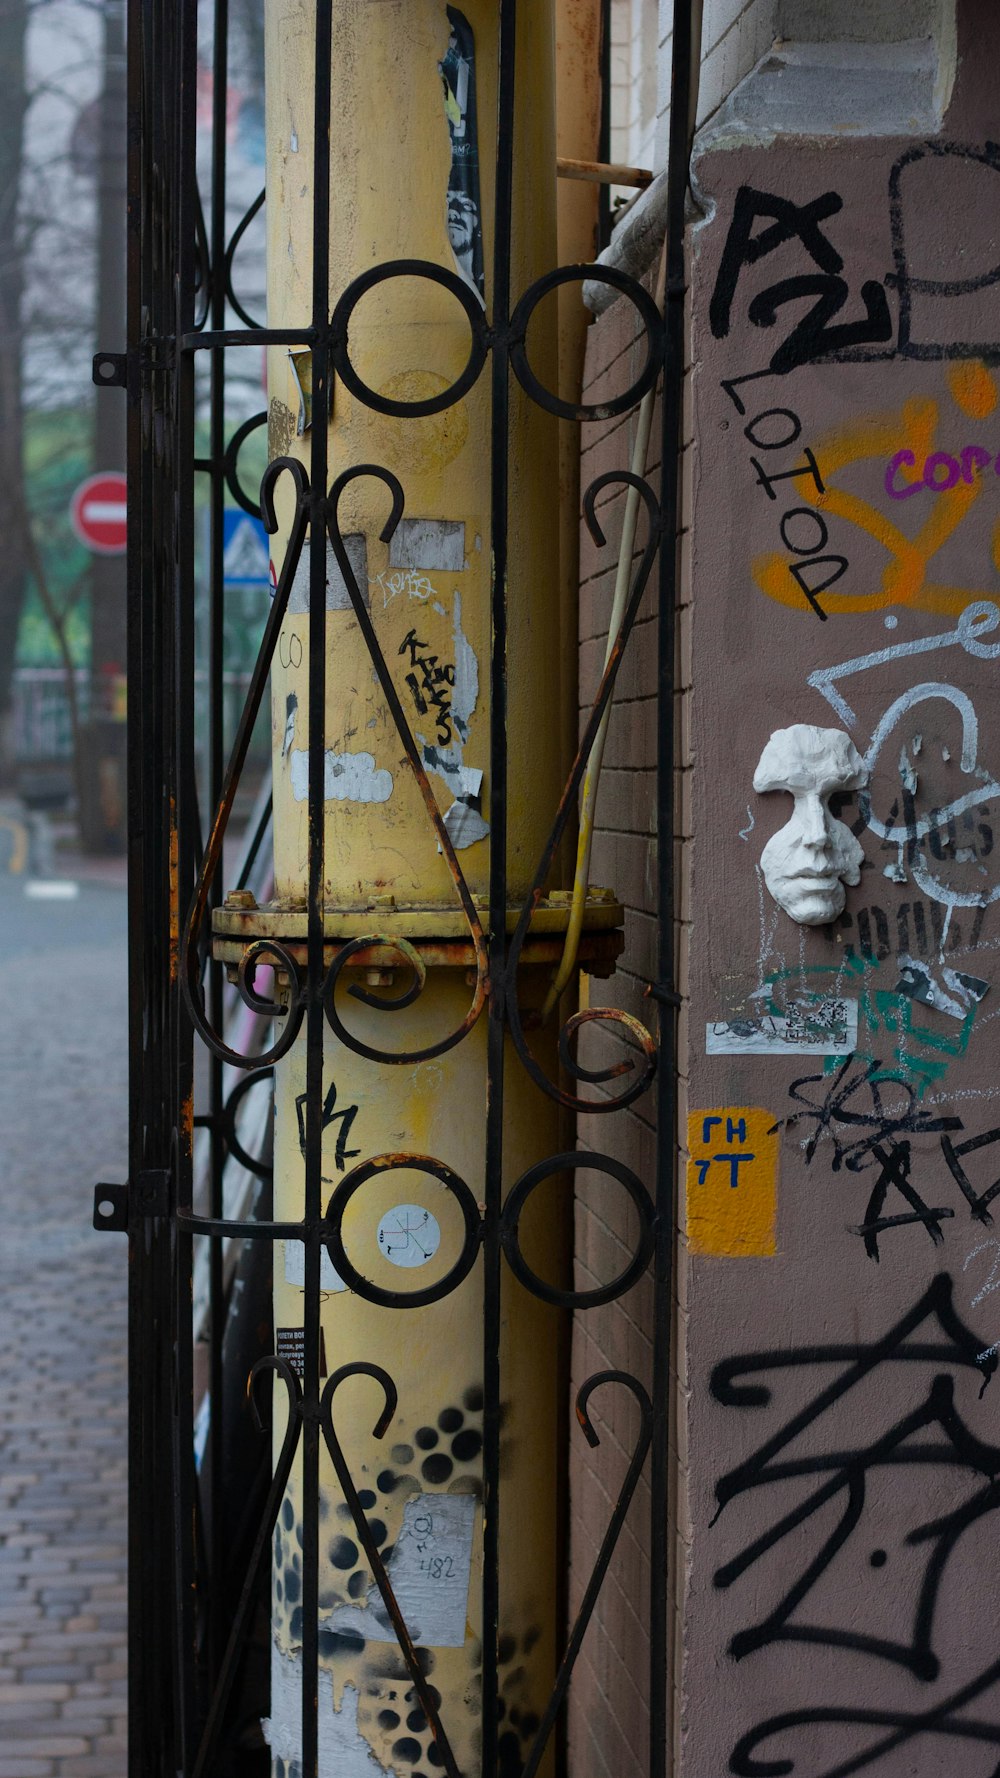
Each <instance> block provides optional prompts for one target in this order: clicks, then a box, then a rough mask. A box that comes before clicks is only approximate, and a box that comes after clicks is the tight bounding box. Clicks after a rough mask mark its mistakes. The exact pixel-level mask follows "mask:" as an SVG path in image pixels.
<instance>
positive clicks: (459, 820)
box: [444, 796, 490, 852]
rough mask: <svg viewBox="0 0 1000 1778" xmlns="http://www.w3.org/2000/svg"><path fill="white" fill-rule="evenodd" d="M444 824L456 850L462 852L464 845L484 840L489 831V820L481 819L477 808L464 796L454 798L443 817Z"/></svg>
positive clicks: (471, 844)
mask: <svg viewBox="0 0 1000 1778" xmlns="http://www.w3.org/2000/svg"><path fill="white" fill-rule="evenodd" d="M444 824H445V827H446V828H447V829H448V836H449V838H450V840H451V843H452V845H453V846H454V848H455V851H456V852H463V851H464V850H465V848H466V846H474V845H475V844H476V841H477V840H484V839H485V838H486V835H487V834H488V833H489V831H490V824H489V822H488V821H484V820H483V817H482V816H481V814H480V813H479V810H478V809H477V808H475V807H474V805H473V803H472V802H468V801H466V799H465V797H464V796H459V797H456V798H455V801H454V802H453V803H452V805H451V808H450V809H449V810H448V811H447V813H446V815H445V817H444Z"/></svg>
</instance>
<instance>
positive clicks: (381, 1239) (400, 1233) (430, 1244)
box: [378, 1204, 441, 1266]
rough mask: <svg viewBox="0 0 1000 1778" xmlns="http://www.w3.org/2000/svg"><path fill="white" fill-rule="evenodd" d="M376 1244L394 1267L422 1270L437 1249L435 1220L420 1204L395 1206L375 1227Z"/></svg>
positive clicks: (438, 1237) (438, 1240)
mask: <svg viewBox="0 0 1000 1778" xmlns="http://www.w3.org/2000/svg"><path fill="white" fill-rule="evenodd" d="M378 1244H379V1249H380V1251H381V1252H382V1253H383V1254H384V1255H385V1257H386V1259H388V1260H391V1262H392V1264H393V1265H394V1266H425V1265H426V1264H427V1261H428V1260H429V1259H433V1258H434V1255H435V1253H436V1252H437V1250H438V1248H439V1247H440V1245H441V1230H440V1227H439V1226H438V1222H437V1218H436V1217H434V1216H432V1215H431V1213H430V1211H429V1210H425V1209H424V1208H423V1207H422V1205H420V1204H397V1205H396V1207H395V1209H393V1210H387V1211H386V1213H385V1215H384V1216H383V1218H382V1221H381V1222H380V1223H379V1225H378Z"/></svg>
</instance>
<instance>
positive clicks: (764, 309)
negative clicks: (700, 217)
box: [709, 185, 893, 374]
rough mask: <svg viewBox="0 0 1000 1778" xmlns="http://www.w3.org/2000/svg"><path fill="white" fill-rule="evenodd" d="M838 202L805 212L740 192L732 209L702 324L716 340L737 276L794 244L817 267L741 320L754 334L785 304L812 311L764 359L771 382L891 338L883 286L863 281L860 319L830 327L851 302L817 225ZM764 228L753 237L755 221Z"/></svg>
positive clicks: (819, 203)
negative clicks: (809, 302)
mask: <svg viewBox="0 0 1000 1778" xmlns="http://www.w3.org/2000/svg"><path fill="white" fill-rule="evenodd" d="M843 205H844V200H843V198H842V197H840V196H839V194H838V193H837V192H835V191H827V192H824V193H823V194H822V196H820V197H818V198H814V199H813V200H812V201H811V202H810V203H807V204H793V203H792V202H791V201H790V200H789V199H787V198H779V197H776V196H775V195H774V193H773V192H767V191H755V190H754V188H753V187H752V186H750V185H742V186H741V187H740V189H739V191H738V192H737V194H736V201H735V203H734V205H733V219H732V222H731V223H730V225H729V233H728V235H727V236H726V244H725V247H724V248H723V253H722V261H721V264H720V266H719V272H718V276H717V278H716V280H715V289H714V290H713V292H712V299H711V302H710V304H709V322H710V325H711V328H712V333H713V334H714V336H715V338H716V339H725V338H726V336H727V335H728V333H729V328H730V323H731V319H732V309H733V299H734V297H735V295H736V290H737V286H738V284H739V281H740V276H741V273H742V272H743V270H744V268H745V267H747V266H752V265H756V264H757V263H758V262H759V261H760V260H762V259H763V258H765V257H766V255H767V254H769V253H773V252H775V251H776V250H777V249H778V248H779V247H783V246H785V245H787V244H788V243H789V242H792V241H795V242H797V243H798V244H799V246H800V247H802V248H804V249H805V251H806V253H807V254H808V256H809V258H810V259H811V260H812V261H813V263H814V264H815V265H816V266H818V268H819V270H818V272H808V273H804V274H801V275H798V276H793V277H785V278H781V279H779V280H778V281H777V282H776V283H774V284H772V285H770V286H768V288H767V289H766V290H762V291H760V292H759V293H758V295H756V296H755V297H754V298H753V299H752V301H751V302H750V304H749V306H748V310H747V315H748V319H749V320H750V322H751V323H752V324H753V325H754V326H755V327H773V326H774V325H775V323H776V321H777V319H778V310H779V309H780V308H783V307H784V306H785V305H786V304H787V303H793V302H801V301H802V300H803V298H807V297H813V298H815V301H814V303H813V306H812V308H811V309H810V310H809V311H808V313H807V314H806V315H804V316H803V317H802V319H801V321H798V322H796V324H795V326H794V327H793V328H792V329H791V331H790V332H789V333H788V334H786V336H785V338H784V339H783V340H782V342H781V344H780V345H779V346H778V347H777V348H776V350H775V352H774V353H773V355H772V357H771V362H770V369H771V370H772V371H774V372H776V373H778V374H784V373H785V372H787V371H790V370H794V369H795V368H796V366H798V365H800V364H808V363H811V362H813V361H814V360H815V359H817V358H822V357H825V356H827V354H829V353H833V352H839V351H842V350H843V349H844V348H845V347H849V346H857V345H864V344H870V343H877V342H880V341H884V340H890V339H891V338H892V336H893V328H892V317H891V315H890V313H889V304H888V302H887V300H886V295H885V291H884V289H883V288H882V285H881V284H879V283H878V282H877V281H876V280H875V279H868V280H866V282H865V283H864V284H862V286H861V300H862V302H863V303H864V305H865V314H864V317H863V318H861V319H859V320H857V321H850V322H842V323H840V324H839V325H837V326H831V325H830V323H831V322H832V320H833V317H834V316H835V315H838V314H839V313H840V311H841V309H842V308H843V307H844V305H845V303H847V301H848V300H849V297H850V288H849V286H848V284H847V281H846V279H844V278H842V277H841V276H840V275H839V274H840V273H841V272H842V271H843V269H844V262H843V259H842V258H841V256H840V254H839V253H838V252H837V250H836V248H835V247H834V245H833V243H832V242H831V241H829V240H828V239H827V237H826V235H825V234H824V233H823V230H822V228H821V227H820V224H821V223H822V222H825V221H826V220H827V219H828V218H829V217H831V216H836V215H837V214H838V213H839V212H840V210H842V209H843ZM768 217H769V218H771V221H770V224H769V226H767V227H764V228H762V229H761V230H760V231H759V233H757V234H756V235H755V234H754V232H753V230H754V226H755V224H756V223H757V222H759V221H760V220H761V219H762V218H765V219H766V218H768Z"/></svg>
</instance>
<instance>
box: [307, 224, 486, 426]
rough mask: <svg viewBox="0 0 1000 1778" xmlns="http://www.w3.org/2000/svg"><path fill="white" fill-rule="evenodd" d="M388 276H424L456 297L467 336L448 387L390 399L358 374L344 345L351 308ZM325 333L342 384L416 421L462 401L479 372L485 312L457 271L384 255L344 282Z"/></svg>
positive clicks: (371, 403)
mask: <svg viewBox="0 0 1000 1778" xmlns="http://www.w3.org/2000/svg"><path fill="white" fill-rule="evenodd" d="M393 278H426V279H427V280H428V281H429V282H430V283H432V284H440V285H441V287H442V289H444V290H447V291H449V292H450V293H451V295H452V296H454V297H455V298H456V300H457V301H458V303H459V304H460V305H461V308H462V309H463V311H464V313H465V318H466V320H467V321H468V323H469V331H470V333H471V335H472V341H471V345H470V347H469V356H468V359H467V360H466V364H465V369H464V370H463V371H462V372H461V373H460V375H459V376H458V377H456V379H455V381H454V382H453V383H449V385H448V387H447V389H442V390H441V391H440V392H439V393H438V394H437V395H431V396H428V397H427V399H426V400H424V401H393V400H392V399H391V397H389V396H388V395H380V394H379V393H378V391H377V390H376V389H373V388H372V387H371V385H370V384H369V383H366V382H365V381H364V379H363V378H362V377H360V376H359V375H358V373H357V371H356V370H355V368H354V366H353V364H352V363H351V358H350V352H349V350H348V346H349V342H350V324H351V319H352V317H353V315H354V311H355V309H356V308H357V306H358V303H359V302H360V301H361V299H362V297H363V296H366V295H367V293H368V291H369V290H373V289H374V288H375V287H376V285H378V284H385V283H388V282H389V280H390V279H393ZM330 334H331V343H330V356H331V358H332V361H333V366H334V369H335V370H336V372H337V375H338V376H339V377H340V380H341V382H342V383H343V384H344V386H345V388H347V389H349V390H350V391H351V394H352V395H355V396H356V397H357V399H358V400H359V401H361V402H363V403H364V405H365V406H366V407H370V408H373V409H374V411H375V412H376V413H378V414H391V415H392V416H393V417H394V418H395V419H400V420H419V419H423V418H425V417H426V416H427V415H428V414H440V413H443V412H444V410H445V409H446V408H449V407H453V406H454V405H455V403H456V401H461V399H462V397H463V395H467V394H468V392H469V390H470V389H471V388H472V386H473V384H474V383H475V382H476V380H477V378H478V377H479V373H480V371H481V370H482V368H483V365H484V364H485V363H486V356H487V353H488V352H489V336H488V333H487V328H486V316H485V313H484V311H483V307H482V303H481V302H480V299H479V297H478V296H477V294H476V292H475V291H474V290H473V289H472V287H471V285H469V284H467V283H466V282H465V280H464V278H460V277H459V276H458V273H457V272H450V271H448V270H447V269H446V267H444V266H440V265H435V264H434V263H433V261H432V260H429V259H388V260H386V261H385V263H384V264H382V265H376V266H372V267H371V269H370V270H369V271H367V272H362V274H361V276H360V278H355V279H354V280H353V281H352V283H350V284H349V285H348V286H347V289H346V290H345V291H344V294H343V296H342V297H340V299H339V301H338V302H337V305H336V307H335V308H334V311H333V314H332V316H331V317H330Z"/></svg>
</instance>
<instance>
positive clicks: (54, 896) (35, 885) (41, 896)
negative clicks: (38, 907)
mask: <svg viewBox="0 0 1000 1778" xmlns="http://www.w3.org/2000/svg"><path fill="white" fill-rule="evenodd" d="M24 893H25V895H28V896H30V897H31V899H32V901H72V900H73V898H74V896H76V895H79V893H80V885H79V883H74V882H73V880H72V878H70V877H29V879H28V881H27V882H26V883H25V885H24Z"/></svg>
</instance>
